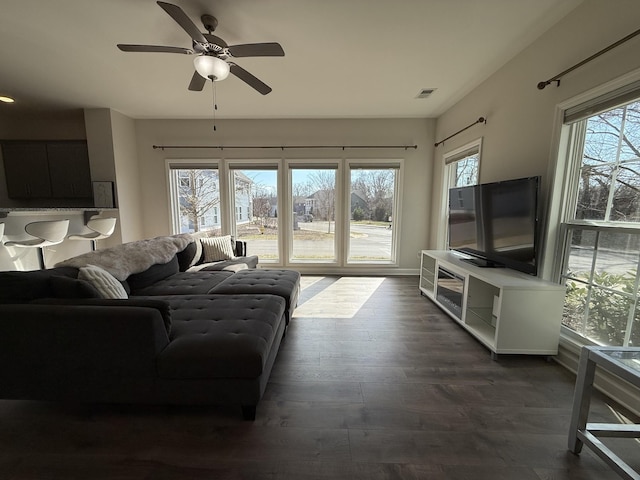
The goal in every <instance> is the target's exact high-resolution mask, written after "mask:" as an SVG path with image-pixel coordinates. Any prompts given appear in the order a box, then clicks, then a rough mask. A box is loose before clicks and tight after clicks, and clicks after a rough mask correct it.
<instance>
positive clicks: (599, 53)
mask: <svg viewBox="0 0 640 480" xmlns="http://www.w3.org/2000/svg"><path fill="white" fill-rule="evenodd" d="M637 35H640V29H638V30H636V31H635V32H633V33H630V34H629V35H627V36H626V37H624V38H622V39H620V40H618V41H617V42H616V43H612V44H611V45H609V46H608V47H606V48H603V49H602V50H600V51H599V52H598V53H594V54H593V55H591V56H590V57H589V58H585V59H584V60H583V61H581V62H580V63H576V64H575V65H574V66H573V67H571V68H567V69H566V70H565V71H564V72H562V73H559V74H558V75H556V76H555V77H553V78H550V79H549V80H547V81H546V82H539V83H538V90H544V87H546V86H547V85H549V84H550V83H552V82H556V87H559V86H560V79H561V78H562V77H564V76H565V75H566V74H567V73H570V72H573V71H574V70H575V69H576V68H580V67H581V66H583V65H584V64H585V63H589V62H590V61H591V60H594V59H596V58H598V57H599V56H600V55H603V54H605V53H607V52H608V51H609V50H613V49H614V48H616V47H618V46H620V45H622V44H623V43H624V42H626V41H628V40H631V39H632V38H633V37H635V36H637Z"/></svg>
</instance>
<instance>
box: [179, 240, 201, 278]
mask: <svg viewBox="0 0 640 480" xmlns="http://www.w3.org/2000/svg"><path fill="white" fill-rule="evenodd" d="M198 245H201V244H200V242H198V241H194V242H191V243H189V245H187V246H186V247H185V249H184V250H182V251H181V252H178V253H176V257H178V269H179V270H180V271H181V272H185V271H186V270H187V268H189V267H190V266H192V265H195V263H196V262H197V261H198V260H200V255H201V254H202V251H201V250H200V252H198ZM200 248H202V247H200ZM196 255H197V256H196Z"/></svg>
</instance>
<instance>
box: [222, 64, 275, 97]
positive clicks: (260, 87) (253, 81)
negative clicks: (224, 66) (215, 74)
mask: <svg viewBox="0 0 640 480" xmlns="http://www.w3.org/2000/svg"><path fill="white" fill-rule="evenodd" d="M229 65H230V69H231V73H233V74H234V75H235V76H236V77H238V78H239V79H240V80H242V81H243V82H245V83H246V84H247V85H249V86H250V87H253V88H255V89H256V90H257V91H258V92H260V93H261V94H262V95H266V94H267V93H269V92H271V90H272V89H271V87H270V86H269V85H267V84H266V83H264V82H263V81H262V80H259V79H258V78H256V77H254V76H253V75H251V74H250V73H249V72H247V71H246V70H245V69H244V68H242V67H239V66H238V65H236V64H235V63H230V64H229Z"/></svg>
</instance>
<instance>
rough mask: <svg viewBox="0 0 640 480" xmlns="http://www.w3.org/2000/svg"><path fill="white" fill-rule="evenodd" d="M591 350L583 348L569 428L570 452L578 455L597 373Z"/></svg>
mask: <svg viewBox="0 0 640 480" xmlns="http://www.w3.org/2000/svg"><path fill="white" fill-rule="evenodd" d="M589 353H590V351H589V348H588V347H583V348H582V351H581V353H580V363H579V364H578V373H577V376H576V389H575V391H574V394H573V408H572V410H571V425H570V427H569V450H571V451H572V452H573V453H575V454H578V453H580V451H581V450H582V441H581V440H580V439H578V431H580V430H584V429H585V428H586V426H587V417H588V416H589V406H590V405H591V391H592V389H593V379H594V376H595V372H596V364H595V362H594V361H593V360H591V359H590V358H589Z"/></svg>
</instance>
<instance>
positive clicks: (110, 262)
mask: <svg viewBox="0 0 640 480" xmlns="http://www.w3.org/2000/svg"><path fill="white" fill-rule="evenodd" d="M192 241H193V237H192V236H191V235H189V234H188V233H183V234H179V235H172V236H169V237H156V238H150V239H146V240H138V241H135V242H129V243H123V244H122V245H117V246H115V247H110V248H104V249H101V250H96V251H94V252H88V253H83V254H82V255H78V256H77V257H73V258H69V259H68V260H64V261H62V262H59V263H57V264H56V267H76V268H82V267H86V266H87V265H95V266H97V267H100V268H103V269H105V270H106V271H107V272H109V273H110V274H111V275H113V276H114V277H116V278H117V279H118V280H126V278H127V277H128V276H129V275H132V274H134V273H140V272H144V271H145V270H147V269H148V268H149V267H151V266H153V265H155V264H157V263H167V262H169V261H170V260H171V259H172V258H173V257H174V255H175V254H176V253H178V252H181V251H182V250H184V249H185V247H186V246H187V245H188V244H189V243H191V242H192Z"/></svg>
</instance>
